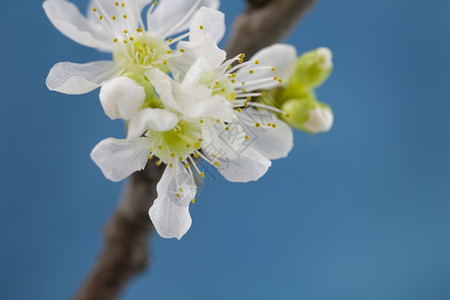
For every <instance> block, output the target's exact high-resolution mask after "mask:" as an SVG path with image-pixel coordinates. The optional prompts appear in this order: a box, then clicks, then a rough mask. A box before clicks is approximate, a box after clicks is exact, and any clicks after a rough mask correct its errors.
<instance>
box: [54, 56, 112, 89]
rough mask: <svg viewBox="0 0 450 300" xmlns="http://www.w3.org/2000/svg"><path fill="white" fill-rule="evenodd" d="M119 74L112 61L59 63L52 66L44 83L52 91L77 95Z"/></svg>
mask: <svg viewBox="0 0 450 300" xmlns="http://www.w3.org/2000/svg"><path fill="white" fill-rule="evenodd" d="M120 72H121V70H120V69H119V68H118V66H117V65H116V64H115V63H114V62H112V61H94V62H90V63H87V64H75V63H70V62H61V63H57V64H56V65H54V66H53V68H52V69H51V70H50V72H49V74H48V76H47V79H46V82H45V83H46V84H47V87H48V88H49V89H50V90H52V91H57V92H60V93H64V94H71V95H79V94H84V93H88V92H90V91H92V90H94V89H96V88H98V87H99V86H100V85H101V84H102V83H103V82H105V81H107V80H109V79H111V78H113V77H115V76H118V75H119V74H120Z"/></svg>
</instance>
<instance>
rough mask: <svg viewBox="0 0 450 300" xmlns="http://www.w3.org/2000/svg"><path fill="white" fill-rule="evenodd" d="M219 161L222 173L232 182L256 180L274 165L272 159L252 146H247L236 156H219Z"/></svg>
mask: <svg viewBox="0 0 450 300" xmlns="http://www.w3.org/2000/svg"><path fill="white" fill-rule="evenodd" d="M217 161H218V162H219V163H220V167H219V168H218V169H219V172H220V174H222V176H223V177H225V178H226V179H227V180H229V181H231V182H249V181H256V180H258V179H259V178H261V176H263V175H264V174H266V172H267V170H268V169H269V167H270V166H271V165H272V163H271V162H270V160H268V159H267V158H265V157H264V156H262V155H261V154H260V153H259V152H258V151H256V150H253V149H251V148H246V149H245V150H243V151H242V152H241V153H239V155H237V156H236V157H233V158H228V157H219V158H217Z"/></svg>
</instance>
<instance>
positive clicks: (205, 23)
mask: <svg viewBox="0 0 450 300" xmlns="http://www.w3.org/2000/svg"><path fill="white" fill-rule="evenodd" d="M225 28H226V27H225V15H224V14H223V13H222V12H220V11H218V10H215V9H211V8H207V7H202V8H201V9H200V10H199V11H198V13H197V14H196V15H195V17H194V18H193V19H192V22H191V25H190V30H189V33H190V36H189V41H191V42H195V41H199V40H201V39H202V38H203V37H204V36H206V35H210V36H211V37H212V39H213V40H214V41H215V42H216V43H218V42H219V41H220V40H221V39H222V38H223V36H224V34H225Z"/></svg>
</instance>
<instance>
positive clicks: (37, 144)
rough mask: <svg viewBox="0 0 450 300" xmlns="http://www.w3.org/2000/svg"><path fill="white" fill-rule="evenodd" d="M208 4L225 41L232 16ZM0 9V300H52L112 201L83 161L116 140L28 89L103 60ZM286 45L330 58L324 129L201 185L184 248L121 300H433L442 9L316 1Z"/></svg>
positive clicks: (443, 234)
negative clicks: (221, 21)
mask: <svg viewBox="0 0 450 300" xmlns="http://www.w3.org/2000/svg"><path fill="white" fill-rule="evenodd" d="M223 2H224V3H223V5H222V10H223V11H224V12H225V13H226V14H227V23H228V25H230V24H231V21H232V20H233V18H234V17H235V16H236V14H237V13H238V12H239V11H240V10H241V9H242V8H243V6H242V3H241V2H240V1H237V0H236V1H223ZM76 4H77V5H78V6H79V7H80V9H81V10H82V11H84V10H85V7H86V6H87V1H86V0H79V1H76ZM2 9H3V13H2V18H0V37H1V41H0V51H1V52H0V54H1V55H0V60H1V73H0V76H1V78H0V79H1V80H0V88H1V96H0V97H1V118H0V122H1V124H0V132H1V136H2V142H1V144H2V146H1V147H0V151H1V153H0V154H1V155H0V157H1V160H0V162H1V168H0V172H1V173H0V175H1V181H0V182H1V189H0V193H1V194H0V197H1V200H0V299H2V300H3V299H7V300H9V299H14V300H16V299H69V298H70V296H71V295H72V294H73V293H74V292H75V291H76V289H77V287H78V286H79V284H80V282H81V280H82V278H83V277H84V275H85V273H86V272H87V270H88V268H89V266H90V265H91V263H92V262H93V261H94V259H95V257H96V255H97V253H98V250H99V248H100V245H101V228H102V226H103V225H104V224H105V222H106V220H107V219H108V217H109V216H110V215H111V213H112V212H113V210H114V208H115V206H116V204H117V199H118V197H119V195H120V193H121V191H122V188H123V183H119V184H117V183H112V182H109V181H108V180H106V179H105V178H104V177H103V176H102V174H101V172H100V171H99V170H98V169H97V167H96V166H95V165H94V163H93V162H92V161H91V160H90V158H89V152H90V151H91V149H92V148H93V146H94V145H95V144H96V143H97V142H98V141H100V140H101V139H103V138H106V137H109V136H115V137H121V136H123V135H124V133H123V125H122V123H121V122H120V121H119V122H112V121H110V120H109V119H107V118H106V117H105V116H104V114H103V112H102V109H101V106H100V104H99V101H98V98H97V97H98V93H97V92H93V93H90V94H88V95H81V96H67V95H63V94H59V93H55V92H49V91H48V90H47V88H46V86H45V84H44V80H45V77H46V75H47V73H48V70H49V69H50V68H51V66H52V65H53V64H55V63H57V62H59V61H73V62H88V61H93V60H96V59H101V58H107V56H105V55H104V54H100V53H97V52H96V51H95V50H92V49H89V48H85V47H83V46H80V45H77V44H76V43H74V42H72V41H71V40H69V39H67V38H65V37H64V36H62V35H61V34H60V33H59V32H58V31H57V30H55V29H54V28H53V27H52V25H51V23H50V22H49V21H48V20H47V19H46V16H45V14H44V12H43V10H42V8H41V2H40V1H26V3H25V2H24V1H7V2H5V3H3V4H2ZM288 42H290V43H293V44H294V45H295V46H297V47H298V50H299V52H304V51H307V50H310V49H314V48H316V47H319V46H328V47H330V48H331V49H332V50H333V52H334V63H335V70H334V72H333V74H332V77H331V78H330V79H329V81H328V82H327V83H326V84H325V85H324V86H323V87H321V88H320V89H319V90H318V96H319V98H320V100H322V101H324V102H326V103H328V104H330V105H331V106H332V108H333V110H334V113H335V124H334V127H333V129H332V130H331V132H329V133H327V134H320V135H315V136H311V135H307V134H305V133H302V132H296V133H295V148H294V150H293V151H292V152H291V153H290V155H289V157H288V158H287V159H284V160H280V161H275V162H274V164H273V166H272V167H271V169H270V171H269V172H268V173H267V174H266V175H265V176H264V177H263V178H262V179H261V180H259V181H258V182H255V183H250V184H233V183H229V182H227V181H225V180H224V179H222V178H217V180H213V179H210V180H209V182H208V183H207V185H206V187H205V190H204V191H203V193H202V196H201V198H200V199H199V201H198V202H197V203H196V204H195V205H194V206H192V208H191V213H192V217H193V225H192V227H191V229H190V230H189V232H188V233H187V234H186V236H185V237H183V239H182V240H181V241H176V240H165V239H161V238H160V237H154V238H153V243H152V247H151V253H152V257H153V263H152V265H151V268H150V269H149V270H148V271H146V272H145V273H144V274H143V275H142V276H140V277H139V278H138V279H137V280H136V281H134V282H133V283H132V284H131V285H130V286H129V288H128V289H127V290H126V291H125V293H124V297H123V299H126V300H131V299H163V300H164V299H383V300H390V299H396V300H398V299H408V300H414V299H433V300H438V299H450V257H449V256H450V136H449V135H450V134H449V132H450V131H449V130H450V122H449V121H450V104H449V100H450V99H449V94H450V88H449V87H450V84H449V82H448V81H449V79H450V71H449V68H450V55H449V54H450V2H449V1H448V0H433V1H422V0H417V1H416V0H378V1H367V0H341V1H333V0H323V1H322V2H321V3H319V5H317V7H315V9H314V10H313V11H312V12H311V13H310V14H309V15H308V17H307V18H306V19H305V20H304V21H303V22H302V23H301V26H299V27H298V28H297V29H296V30H295V31H294V32H293V33H292V34H291V35H290V37H289V38H288Z"/></svg>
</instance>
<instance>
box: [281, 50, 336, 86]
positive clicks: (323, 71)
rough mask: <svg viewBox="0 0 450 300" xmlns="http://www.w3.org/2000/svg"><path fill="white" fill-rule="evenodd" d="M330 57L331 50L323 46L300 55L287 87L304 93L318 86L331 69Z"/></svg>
mask: <svg viewBox="0 0 450 300" xmlns="http://www.w3.org/2000/svg"><path fill="white" fill-rule="evenodd" d="M331 59H332V53H331V50H330V49H328V48H324V47H321V48H317V49H316V50H313V51H310V52H306V53H304V54H303V55H301V56H300V57H299V58H298V60H297V64H296V68H295V72H294V74H293V75H292V76H291V78H290V79H289V85H288V89H292V90H294V91H293V92H296V93H302V92H303V93H304V92H307V91H309V90H311V89H313V88H316V87H318V86H320V85H321V84H322V83H323V82H324V81H325V80H326V79H327V78H328V76H330V73H331V70H332V69H333V62H332V60H331Z"/></svg>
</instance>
